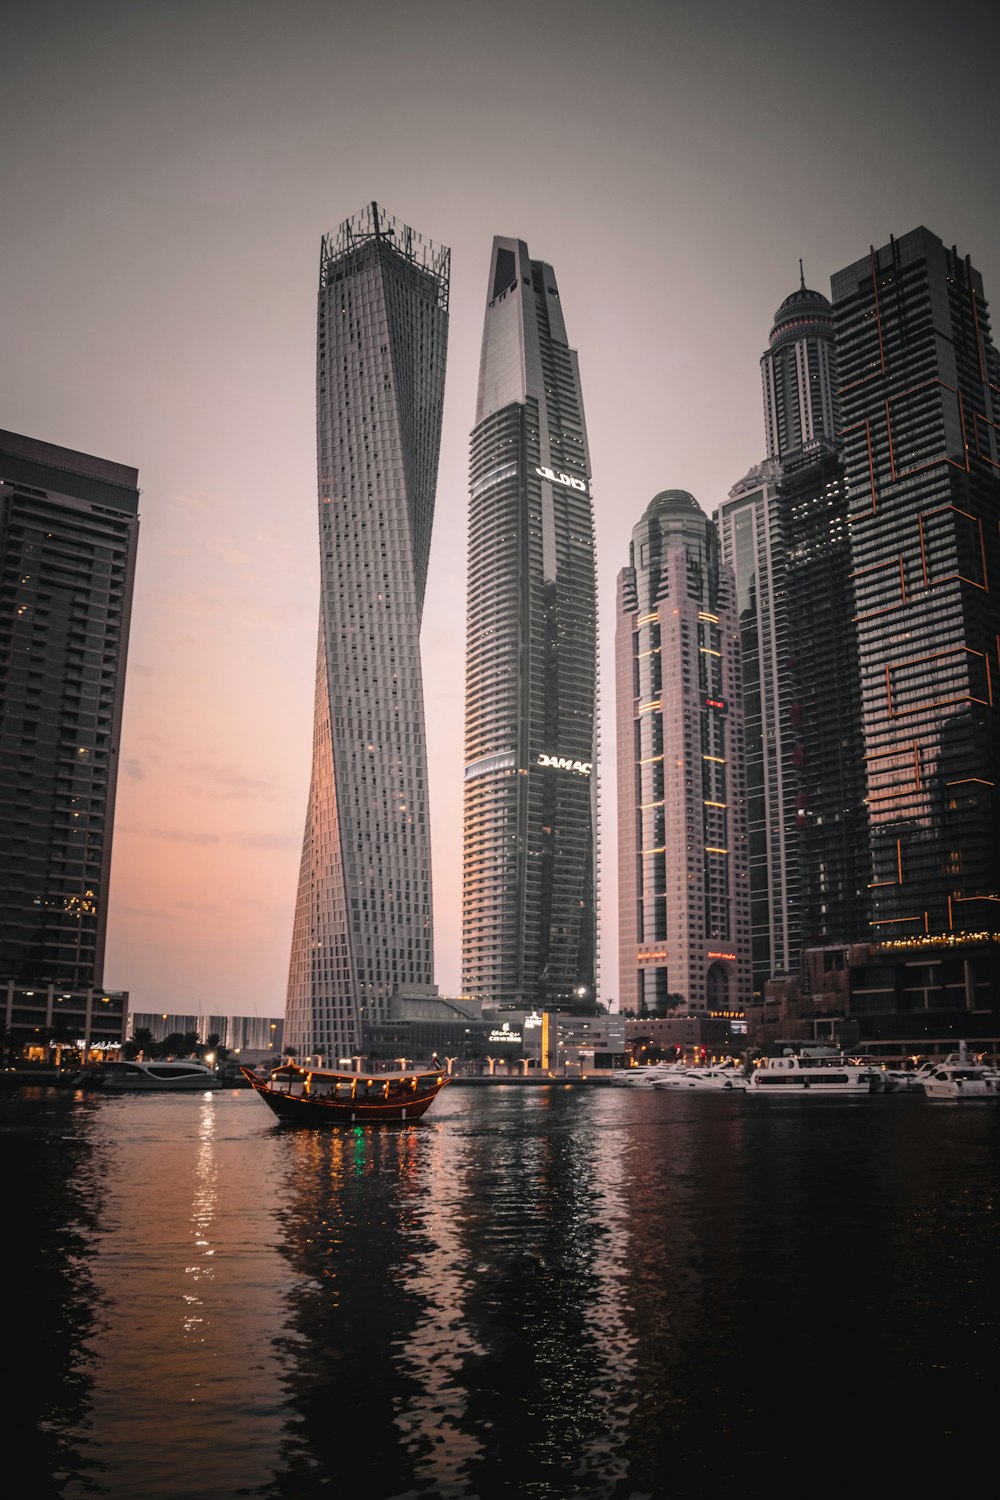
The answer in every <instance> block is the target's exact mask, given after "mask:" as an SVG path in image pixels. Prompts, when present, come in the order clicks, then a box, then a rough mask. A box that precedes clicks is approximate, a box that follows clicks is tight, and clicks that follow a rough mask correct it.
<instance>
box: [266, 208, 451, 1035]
mask: <svg viewBox="0 0 1000 1500" xmlns="http://www.w3.org/2000/svg"><path fill="white" fill-rule="evenodd" d="M449 273H450V252H449V251H448V250H447V249H446V248H444V247H442V246H438V245H436V244H434V243H433V242H432V241H430V240H427V239H425V238H424V237H423V236H421V235H419V234H417V233H416V232H415V231H414V230H412V229H410V228H409V227H408V226H406V225H404V224H401V223H399V222H397V221H396V220H395V219H393V218H392V217H391V216H390V215H388V214H387V213H386V212H385V211H384V210H383V209H382V208H381V207H380V206H379V205H378V204H376V203H372V204H370V205H369V206H368V207H367V208H366V209H365V210H364V211H363V212H362V213H360V214H358V215H357V216H355V217H354V218H352V219H348V220H347V221H345V223H343V224H342V225H341V226H340V229H339V230H338V231H337V232H336V233H335V234H332V235H328V236H325V237H324V239H323V242H322V248H321V254H320V279H319V303H318V325H317V356H316V378H317V397H316V400H317V471H318V480H319V484H318V516H319V543H320V571H321V597H320V618H319V642H318V650H317V659H316V696H315V719H314V730H313V765H312V777H311V781H310V788H309V804H308V810H307V814H306V827H305V836H304V839H303V847H302V862H301V870H300V877H299V889H298V899H297V902H296V908H295V920H294V927H293V934H292V951H291V961H290V967H289V981H288V998H287V1007H286V1019H285V1040H286V1043H287V1044H289V1045H293V1046H295V1047H296V1048H297V1050H298V1052H299V1054H300V1055H306V1054H313V1053H319V1054H321V1055H322V1056H324V1057H325V1058H327V1059H330V1058H335V1057H341V1056H351V1055H354V1054H356V1053H359V1052H360V1051H362V1050H363V1033H364V1026H365V1023H366V1021H367V1020H372V1021H377V1020H380V1019H384V1018H385V1017H386V1016H388V1014H389V1012H390V1010H391V1009H392V1007H393V1006H395V1005H399V1004H400V1003H403V1002H404V1001H405V997H406V996H409V995H413V996H425V995H429V994H431V993H432V992H433V987H434V982H433V976H434V951H433V935H432V911H431V894H432V893H431V850H430V816H429V808H428V785H427V748H426V739H425V728H424V705H423V686H422V674H421V661H420V621H421V616H422V612H423V602H424V589H425V585H426V579H427V564H428V557H429V551H430V541H431V526H432V521H433V516H434V501H435V491H436V483H437V467H438V454H439V449H440V441H441V417H442V407H443V401H444V378H445V358H446V351H447V338H448V291H449Z"/></svg>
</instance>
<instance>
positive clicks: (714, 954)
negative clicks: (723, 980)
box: [706, 950, 736, 958]
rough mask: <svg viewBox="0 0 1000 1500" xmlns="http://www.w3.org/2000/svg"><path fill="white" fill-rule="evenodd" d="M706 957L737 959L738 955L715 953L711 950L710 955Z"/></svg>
mask: <svg viewBox="0 0 1000 1500" xmlns="http://www.w3.org/2000/svg"><path fill="white" fill-rule="evenodd" d="M706 956H707V957H708V958H735V957H736V954H735V953H713V952H712V951H711V950H709V952H708V954H707V955H706Z"/></svg>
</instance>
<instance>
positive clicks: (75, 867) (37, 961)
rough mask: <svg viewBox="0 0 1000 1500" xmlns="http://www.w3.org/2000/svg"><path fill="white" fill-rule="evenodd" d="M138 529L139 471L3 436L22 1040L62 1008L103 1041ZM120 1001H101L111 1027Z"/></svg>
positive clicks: (1, 699) (3, 896) (2, 894)
mask: <svg viewBox="0 0 1000 1500" xmlns="http://www.w3.org/2000/svg"><path fill="white" fill-rule="evenodd" d="M138 531H139V491H138V474H137V472H136V470H135V469H133V468H129V467H128V466H126V465H125V464H119V463H112V462H110V461H109V460H107V459H102V458H95V457H92V456H91V455H90V454H86V453H77V452H74V451H73V450H72V449H70V448H62V447H59V446H57V445H56V444H54V443H46V442H40V441H38V440H37V439H35V438H28V437H21V436H19V435H17V434H15V433H12V432H0V594H2V599H3V606H4V607H3V609H2V611H0V980H2V981H5V982H6V985H7V1020H8V1024H9V1025H10V1026H11V1027H12V1029H13V1030H14V1032H15V1035H19V1034H21V1033H23V1032H26V1031H27V1030H28V1029H30V1028H33V1027H34V1026H35V1025H37V1024H38V1021H39V1007H40V1006H43V1008H44V1010H45V1011H46V1015H45V1016H44V1017H43V1019H42V1025H43V1026H45V1027H51V1028H53V1029H55V1030H57V1031H58V1029H59V1023H58V1011H59V1007H60V1006H62V1005H63V1002H64V1001H66V1002H70V1003H69V1004H67V1005H65V1007H64V1009H65V1012H66V1013H67V1014H68V1013H69V1012H70V1011H72V1013H73V1022H72V1030H73V1033H74V1035H75V1034H76V1033H78V1032H79V1033H80V1034H84V1033H86V1035H87V1036H92V1035H93V1034H94V1027H93V1026H92V1025H91V1021H92V1015H91V1004H90V1001H91V1000H92V999H93V996H94V993H95V992H96V991H98V990H100V988H101V986H102V985H103V981H104V953H105V940H106V934H107V922H108V890H109V883H110V876H111V835H112V829H113V825H114V808H115V789H116V784H117V773H118V755H119V746H120V740H121V726H122V707H123V699H124V690H125V662H126V655H127V649H128V633H129V619H130V614H131V608H132V585H133V578H134V573H135V556H136V544H137V540H138ZM56 992H58V993H56ZM87 997H90V998H89V999H88V998H87ZM120 999H121V997H120V995H116V997H115V1000H114V1001H112V1000H111V998H110V997H106V996H105V995H104V994H103V992H102V994H101V996H100V998H99V999H98V1000H97V1008H98V1011H100V1009H101V1007H102V1006H103V1008H104V1010H105V1011H106V1013H107V1015H109V1016H110V1015H111V1014H112V1012H114V1014H115V1017H116V1020H115V1025H114V1026H113V1027H112V1028H111V1029H112V1031H115V1029H116V1028H117V1029H118V1030H119V1031H120V1029H121V1027H122V1026H123V1024H124V1018H123V1014H122V1009H121V1005H120V1003H119V1002H120ZM53 1003H55V1005H56V1012H55V1013H54V1012H53ZM54 1017H55V1019H54ZM99 1029H100V1028H99V1027H98V1030H99Z"/></svg>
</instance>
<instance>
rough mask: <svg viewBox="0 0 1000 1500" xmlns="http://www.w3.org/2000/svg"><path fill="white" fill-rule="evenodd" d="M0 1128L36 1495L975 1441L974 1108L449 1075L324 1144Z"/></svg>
mask: <svg viewBox="0 0 1000 1500" xmlns="http://www.w3.org/2000/svg"><path fill="white" fill-rule="evenodd" d="M0 1136H2V1143H3V1147H4V1159H5V1163H6V1170H5V1185H6V1203H7V1215H8V1229H7V1233H6V1243H7V1245H8V1247H9V1254H8V1273H7V1276H6V1278H5V1289H6V1293H7V1297H6V1302H7V1307H6V1312H7V1318H6V1320H5V1322H6V1347H7V1353H8V1360H9V1365H8V1385H9V1388H10V1389H11V1394H9V1395H8V1396H7V1397H6V1398H5V1402H6V1411H7V1418H8V1420H7V1423H6V1434H7V1454H8V1463H16V1465H17V1466H19V1467H20V1468H21V1469H22V1471H23V1472H22V1476H21V1488H22V1489H23V1491H24V1492H25V1493H27V1494H30V1495H31V1496H32V1500H41V1497H48V1496H58V1497H64V1500H82V1497H87V1496H107V1497H113V1500H139V1497H143V1500H232V1497H239V1496H250V1497H261V1500H281V1497H301V1500H312V1497H318V1496H324V1495H330V1496H333V1495H335V1494H337V1495H339V1492H340V1491H341V1490H342V1488H343V1487H344V1485H345V1484H350V1485H352V1486H353V1485H355V1484H356V1485H357V1486H358V1487H359V1490H360V1493H363V1494H364V1496H365V1497H366V1500H411V1497H416V1496H435V1497H437V1496H440V1497H479V1500H493V1497H501V1496H533V1497H557V1496H564V1497H570V1496H572V1497H588V1500H591V1497H593V1500H647V1497H653V1500H659V1497H661V1496H662V1497H675V1496H687V1495H691V1496H695V1495H698V1496H706V1495H707V1496H712V1495H714V1494H716V1493H719V1492H720V1490H721V1489H723V1488H726V1489H728V1488H730V1487H731V1486H732V1484H733V1483H734V1482H745V1483H747V1484H748V1485H749V1486H750V1487H751V1488H754V1487H757V1486H758V1485H759V1484H761V1483H765V1482H766V1483H771V1484H773V1483H779V1484H781V1485H783V1486H784V1485H787V1484H788V1483H794V1484H796V1485H798V1486H799V1487H801V1486H803V1485H805V1486H808V1488H809V1489H810V1490H817V1489H819V1490H825V1489H830V1488H841V1487H844V1486H846V1485H850V1486H851V1487H852V1488H853V1489H855V1490H860V1492H862V1493H867V1492H868V1491H869V1490H870V1489H871V1488H872V1487H873V1486H874V1485H875V1484H876V1483H880V1484H881V1483H892V1484H893V1485H894V1486H895V1487H898V1486H899V1485H900V1484H904V1483H906V1484H915V1483H926V1482H927V1481H928V1479H929V1476H931V1474H932V1473H933V1472H934V1471H935V1469H936V1468H937V1467H938V1466H939V1467H940V1472H941V1473H942V1474H944V1473H945V1472H946V1471H950V1472H952V1473H954V1472H955V1471H956V1469H957V1471H958V1473H959V1474H962V1473H964V1474H965V1476H966V1478H965V1482H968V1480H969V1479H970V1478H971V1477H972V1475H973V1474H978V1471H979V1469H980V1466H981V1463H988V1464H989V1466H990V1468H991V1469H992V1470H995V1468H996V1456H995V1453H994V1451H993V1449H994V1439H993V1435H992V1428H991V1426H990V1425H987V1424H986V1423H985V1422H984V1419H983V1417H982V1415H981V1413H982V1409H983V1406H984V1402H985V1401H987V1400H989V1402H990V1403H991V1404H992V1400H993V1396H992V1393H993V1391H994V1389H995V1382H996V1373H997V1368H998V1355H1000V1337H998V1334H1000V1280H998V1271H1000V1255H998V1251H1000V1228H998V1215H997V1193H998V1183H1000V1174H998V1158H1000V1150H998V1147H1000V1109H998V1106H997V1103H996V1101H992V1102H990V1103H986V1104H965V1105H957V1106H955V1105H947V1104H943V1105H937V1104H931V1103H930V1102H928V1101H927V1100H924V1099H922V1098H920V1097H919V1096H898V1095H897V1096H874V1097H872V1098H865V1099H855V1100H834V1099H822V1100H813V1099H808V1100H806V1099H797V1100H777V1099H766V1100H765V1099H748V1098H747V1097H745V1096H743V1095H736V1096H731V1095H718V1096H717V1095H697V1096H694V1097H691V1096H689V1097H674V1096H669V1095H665V1094H659V1093H654V1092H648V1093H642V1094H634V1093H632V1092H630V1091H627V1090H618V1089H611V1088H579V1087H577V1088H575V1089H574V1088H561V1087H553V1088H537V1087H531V1088H527V1087H521V1088H519V1087H517V1086H516V1085H515V1086H506V1087H487V1088H461V1087H453V1088H450V1089H447V1090H446V1091H445V1092H444V1093H443V1094H442V1095H441V1097H440V1098H439V1099H438V1100H437V1101H436V1103H435V1104H434V1105H433V1106H432V1108H431V1110H430V1112H429V1114H428V1115H427V1116H425V1118H424V1119H423V1120H422V1121H420V1122H418V1123H416V1124H414V1125H412V1126H401V1127H388V1128H381V1129H379V1128H374V1129H373V1128H368V1129H364V1128H357V1129H350V1130H344V1131H337V1132H323V1133H320V1132H294V1131H292V1132H290V1131H288V1130H283V1129H282V1128H281V1127H280V1126H278V1125H277V1124H275V1123H274V1122H273V1117H272V1116H271V1115H270V1113H269V1112H268V1110H267V1109H266V1107H265V1105H264V1104H263V1103H262V1101H260V1100H259V1099H257V1098H256V1096H254V1095H253V1094H252V1093H250V1092H249V1091H244V1090H233V1091H225V1092H222V1093H217V1094H210V1095H204V1096H201V1095H199V1096H188V1095H183V1094H169V1095H162V1096H160V1097H155V1096H142V1095H134V1096H127V1095H126V1096H121V1097H118V1098H111V1097H107V1098H101V1097H100V1096H98V1095H75V1096H72V1095H64V1094H60V1093H58V1092H56V1091H53V1090H37V1091H33V1092H32V1091H25V1092H23V1093H22V1094H20V1095H18V1096H15V1097H14V1098H12V1099H9V1100H6V1101H5V1102H4V1103H3V1105H2V1107H0ZM966 1466H969V1467H966Z"/></svg>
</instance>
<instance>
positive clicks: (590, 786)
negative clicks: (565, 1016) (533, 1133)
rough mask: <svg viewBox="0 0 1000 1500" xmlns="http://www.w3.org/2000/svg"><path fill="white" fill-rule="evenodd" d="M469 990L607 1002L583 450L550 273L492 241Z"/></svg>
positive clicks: (466, 856) (478, 540)
mask: <svg viewBox="0 0 1000 1500" xmlns="http://www.w3.org/2000/svg"><path fill="white" fill-rule="evenodd" d="M469 478H470V504H469V556H468V601H467V627H468V628H467V639H466V652H467V656H466V698H465V801H464V842H463V892H462V986H463V990H464V991H465V992H466V993H467V994H469V995H472V996H474V997H475V998H477V999H478V1000H479V1001H481V1002H483V1003H486V1004H488V1005H496V1006H507V1007H521V1006H538V1007H548V1008H551V1009H569V1008H573V1009H580V1008H584V1007H590V1006H592V1005H593V1003H594V1001H595V999H596V983H597V921H596V883H595V832H596V827H597V776H596V761H597V753H596V746H597V716H596V696H597V586H596V571H595V558H594V522H593V508H592V503H591V494H590V456H589V452H588V448H587V433H586V427H585V424H584V414H583V399H582V395H581V390H580V373H579V367H578V363H577V356H576V352H575V351H574V350H573V349H571V348H570V347H569V344H568V341H567V335H566V325H565V322H564V320H563V311H562V305H561V302H560V299H559V289H558V283H557V281H556V277H555V272H554V271H553V269H552V267H551V266H550V265H547V264H546V263H545V262H544V261H536V260H531V258H530V257H529V254H528V247H527V245H526V244H525V243H524V241H523V240H516V239H504V238H501V237H498V238H496V239H495V240H494V241H493V252H492V258H491V261H490V273H489V282H488V289H487V308H486V319H485V328H484V332H483V345H482V357H481V363H480V371H479V395H478V401H477V405H476V422H475V426H474V428H473V431H472V439H471V458H470V475H469Z"/></svg>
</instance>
